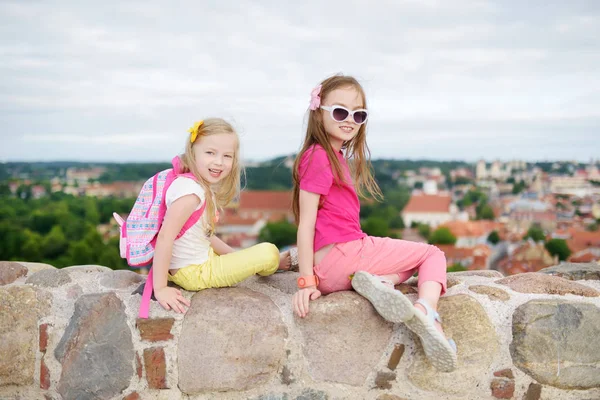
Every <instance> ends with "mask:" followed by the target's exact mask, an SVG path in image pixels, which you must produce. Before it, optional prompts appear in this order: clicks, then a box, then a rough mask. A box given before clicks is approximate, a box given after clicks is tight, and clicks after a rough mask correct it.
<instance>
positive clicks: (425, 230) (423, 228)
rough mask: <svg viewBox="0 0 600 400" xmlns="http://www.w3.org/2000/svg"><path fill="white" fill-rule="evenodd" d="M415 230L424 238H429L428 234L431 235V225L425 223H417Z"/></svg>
mask: <svg viewBox="0 0 600 400" xmlns="http://www.w3.org/2000/svg"><path fill="white" fill-rule="evenodd" d="M417 231H418V232H419V235H421V236H423V237H424V238H425V239H429V235H431V227H430V226H429V225H427V224H418V225H417Z"/></svg>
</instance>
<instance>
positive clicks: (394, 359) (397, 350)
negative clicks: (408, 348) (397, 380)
mask: <svg viewBox="0 0 600 400" xmlns="http://www.w3.org/2000/svg"><path fill="white" fill-rule="evenodd" d="M403 354H404V345H403V344H397V345H396V346H394V351H392V355H391V356H390V360H389V361H388V368H389V369H391V370H392V371H393V370H395V369H396V367H397V366H398V363H399V362H400V359H401V358H402V355H403Z"/></svg>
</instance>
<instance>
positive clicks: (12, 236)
mask: <svg viewBox="0 0 600 400" xmlns="http://www.w3.org/2000/svg"><path fill="white" fill-rule="evenodd" d="M0 201H1V204H0V238H2V239H1V240H0V260H3V261H11V260H13V261H32V262H43V263H48V264H51V265H53V266H55V267H57V268H61V267H66V266H70V265H83V264H99V265H105V266H107V267H110V268H113V269H122V268H127V265H126V263H125V261H124V260H123V259H122V258H121V257H120V256H119V244H118V238H112V239H105V238H104V237H103V236H102V235H101V234H100V233H99V231H98V225H100V224H106V223H107V222H109V220H110V218H111V215H112V212H113V211H116V212H119V213H127V212H129V211H130V210H131V207H132V206H133V202H134V199H113V198H102V199H100V198H95V197H73V196H71V195H66V194H63V193H53V194H52V195H51V196H47V197H43V198H40V199H21V198H16V197H9V196H2V197H0Z"/></svg>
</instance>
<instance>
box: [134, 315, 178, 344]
mask: <svg viewBox="0 0 600 400" xmlns="http://www.w3.org/2000/svg"><path fill="white" fill-rule="evenodd" d="M174 322H175V319H173V318H156V319H145V318H138V319H137V321H136V325H137V328H138V330H139V331H140V337H141V338H142V340H146V341H148V342H160V341H162V340H170V339H173V335H171V328H172V327H173V323H174Z"/></svg>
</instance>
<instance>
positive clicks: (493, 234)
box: [487, 231, 500, 244]
mask: <svg viewBox="0 0 600 400" xmlns="http://www.w3.org/2000/svg"><path fill="white" fill-rule="evenodd" d="M487 241H488V242H490V243H492V244H498V242H499V241H500V235H499V234H498V231H492V232H490V234H489V235H488V237H487Z"/></svg>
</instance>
